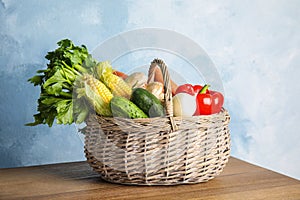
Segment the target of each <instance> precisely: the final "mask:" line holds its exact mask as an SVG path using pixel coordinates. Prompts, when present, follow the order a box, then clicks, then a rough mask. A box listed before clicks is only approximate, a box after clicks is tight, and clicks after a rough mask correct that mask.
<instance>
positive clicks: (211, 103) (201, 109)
mask: <svg viewBox="0 0 300 200" xmlns="http://www.w3.org/2000/svg"><path fill="white" fill-rule="evenodd" d="M208 87H209V85H204V86H203V88H202V89H201V90H200V92H199V93H198V95H197V110H196V112H195V114H194V115H211V114H215V113H218V112H220V111H221V109H222V106H223V103H224V96H223V95H222V94H221V93H220V92H217V91H212V90H208Z"/></svg>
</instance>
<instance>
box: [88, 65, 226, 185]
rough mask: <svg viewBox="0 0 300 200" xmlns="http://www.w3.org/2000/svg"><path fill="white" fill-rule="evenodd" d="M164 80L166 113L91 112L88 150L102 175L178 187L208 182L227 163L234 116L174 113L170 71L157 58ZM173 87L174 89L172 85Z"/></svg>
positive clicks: (92, 165)
mask: <svg viewBox="0 0 300 200" xmlns="http://www.w3.org/2000/svg"><path fill="white" fill-rule="evenodd" d="M155 64H157V65H159V67H161V68H162V72H163V75H164V80H165V87H166V88H165V91H166V92H165V93H166V94H165V101H164V102H165V105H166V113H167V116H166V117H156V118H146V119H125V118H116V117H115V118H107V117H101V116H97V115H90V117H89V119H88V120H87V122H86V123H87V126H86V127H85V129H84V132H85V154H86V158H87V161H88V163H89V164H90V165H91V167H92V168H93V169H94V170H95V171H96V172H98V173H99V174H100V176H101V178H103V179H105V180H107V181H110V182H114V183H122V184H138V185H176V184H192V183H200V182H205V181H208V180H210V179H212V178H214V177H216V176H217V175H218V174H219V173H220V172H221V171H222V170H223V168H224V167H225V165H226V163H227V161H228V158H229V155H230V134H229V128H228V124H229V121H230V116H229V114H228V112H227V111H226V110H225V109H222V111H221V112H220V113H218V114H213V115H206V116H193V117H173V116H172V115H173V106H172V95H170V86H169V84H168V82H169V74H168V73H167V68H166V65H165V64H164V63H163V61H161V60H158V59H155V60H154V61H153V62H152V63H151V66H152V65H155ZM168 88H169V89H168Z"/></svg>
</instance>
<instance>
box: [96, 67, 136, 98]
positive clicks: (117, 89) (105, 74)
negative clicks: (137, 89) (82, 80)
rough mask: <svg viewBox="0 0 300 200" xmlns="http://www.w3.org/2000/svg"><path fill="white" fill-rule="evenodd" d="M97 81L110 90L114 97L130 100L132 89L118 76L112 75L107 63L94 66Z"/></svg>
mask: <svg viewBox="0 0 300 200" xmlns="http://www.w3.org/2000/svg"><path fill="white" fill-rule="evenodd" d="M96 72H97V75H98V77H99V79H100V80H101V81H102V82H103V83H104V84H105V85H106V86H107V87H108V88H109V89H110V90H111V92H112V94H113V95H114V96H122V97H125V98H127V99H129V98H130V96H131V93H132V88H131V87H130V86H129V85H128V84H127V83H126V82H125V81H124V80H123V79H122V78H121V77H119V76H117V75H115V74H113V69H112V67H111V65H110V64H109V62H100V63H98V64H97V66H96Z"/></svg>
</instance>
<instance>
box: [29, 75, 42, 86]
mask: <svg viewBox="0 0 300 200" xmlns="http://www.w3.org/2000/svg"><path fill="white" fill-rule="evenodd" d="M43 78H44V76H34V77H32V78H30V79H28V81H29V82H30V83H32V84H33V85H34V86H37V85H42V84H43Z"/></svg>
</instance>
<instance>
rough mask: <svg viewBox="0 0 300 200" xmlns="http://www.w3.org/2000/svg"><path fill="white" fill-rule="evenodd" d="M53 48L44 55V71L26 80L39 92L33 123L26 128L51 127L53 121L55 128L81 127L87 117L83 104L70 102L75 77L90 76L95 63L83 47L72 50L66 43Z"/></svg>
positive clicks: (77, 101) (81, 102) (66, 41)
mask: <svg viewBox="0 0 300 200" xmlns="http://www.w3.org/2000/svg"><path fill="white" fill-rule="evenodd" d="M57 44H58V46H59V47H58V48H57V49H56V50H54V51H52V52H48V54H47V55H46V59H48V60H49V61H50V62H49V63H48V64H47V68H46V69H43V70H38V71H37V75H36V76H33V77H32V78H30V79H29V80H28V81H29V82H31V83H32V84H34V86H40V88H41V92H40V97H39V99H38V107H37V110H38V112H39V113H38V114H35V115H34V119H35V122H33V123H28V124H26V125H28V126H35V125H38V124H48V126H49V127H51V126H52V125H53V121H54V120H55V119H56V121H57V123H58V124H72V123H73V122H76V123H81V122H83V121H84V119H85V118H86V117H87V115H88V111H89V106H88V105H87V103H86V102H85V100H83V98H73V92H74V82H75V80H76V79H77V78H78V76H81V75H82V74H84V73H92V69H93V66H94V65H95V64H96V61H95V60H94V59H93V58H92V56H91V55H90V54H89V53H88V50H87V48H86V47H85V46H84V45H82V46H75V45H74V44H73V42H72V41H71V40H69V39H64V40H61V41H59V42H58V43H57ZM73 99H76V100H75V101H73Z"/></svg>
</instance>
